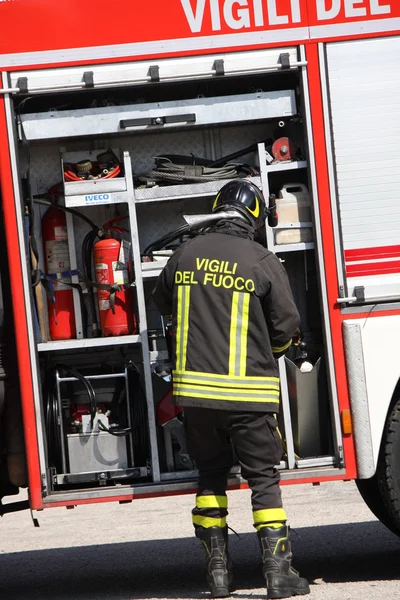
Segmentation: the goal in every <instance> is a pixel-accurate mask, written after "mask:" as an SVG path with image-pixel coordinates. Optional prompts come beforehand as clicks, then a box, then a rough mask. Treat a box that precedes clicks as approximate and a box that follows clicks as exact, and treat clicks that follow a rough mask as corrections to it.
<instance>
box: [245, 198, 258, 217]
mask: <svg viewBox="0 0 400 600" xmlns="http://www.w3.org/2000/svg"><path fill="white" fill-rule="evenodd" d="M255 200H256V207H255V209H254V210H251V208H249V207H248V206H246V208H247V210H248V211H249V213H251V214H252V215H253V217H254V218H255V219H258V217H259V216H260V202H259V200H258V198H256V199H255Z"/></svg>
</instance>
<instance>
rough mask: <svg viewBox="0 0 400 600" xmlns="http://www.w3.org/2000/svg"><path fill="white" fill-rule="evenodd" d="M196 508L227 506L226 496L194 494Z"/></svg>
mask: <svg viewBox="0 0 400 600" xmlns="http://www.w3.org/2000/svg"><path fill="white" fill-rule="evenodd" d="M196 508H228V497H227V496H196Z"/></svg>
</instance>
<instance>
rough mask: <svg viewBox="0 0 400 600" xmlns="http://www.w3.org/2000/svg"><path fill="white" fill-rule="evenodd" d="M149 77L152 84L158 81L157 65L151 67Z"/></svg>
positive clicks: (158, 69)
mask: <svg viewBox="0 0 400 600" xmlns="http://www.w3.org/2000/svg"><path fill="white" fill-rule="evenodd" d="M149 76H150V81H151V82H152V83H156V82H157V81H160V67H159V66H158V65H152V66H151V67H150V68H149Z"/></svg>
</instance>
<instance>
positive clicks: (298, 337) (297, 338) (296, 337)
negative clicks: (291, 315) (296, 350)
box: [292, 328, 303, 346]
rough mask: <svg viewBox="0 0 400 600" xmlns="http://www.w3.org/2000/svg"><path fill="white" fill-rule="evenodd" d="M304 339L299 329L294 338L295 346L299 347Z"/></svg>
mask: <svg viewBox="0 0 400 600" xmlns="http://www.w3.org/2000/svg"><path fill="white" fill-rule="evenodd" d="M302 337H303V336H302V335H301V331H300V329H299V328H297V329H296V331H295V332H294V334H293V337H292V344H293V346H298V345H299V344H300V343H301V340H302Z"/></svg>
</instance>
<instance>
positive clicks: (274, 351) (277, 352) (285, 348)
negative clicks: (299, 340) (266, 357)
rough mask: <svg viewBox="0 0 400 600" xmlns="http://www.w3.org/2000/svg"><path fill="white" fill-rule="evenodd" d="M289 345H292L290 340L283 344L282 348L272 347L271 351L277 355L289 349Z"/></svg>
mask: <svg viewBox="0 0 400 600" xmlns="http://www.w3.org/2000/svg"><path fill="white" fill-rule="evenodd" d="M291 344H292V340H290V341H289V342H288V343H287V344H285V345H284V346H281V347H278V346H272V348H271V350H272V352H273V353H274V354H279V352H284V351H285V350H287V349H288V348H290V346H291Z"/></svg>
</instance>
